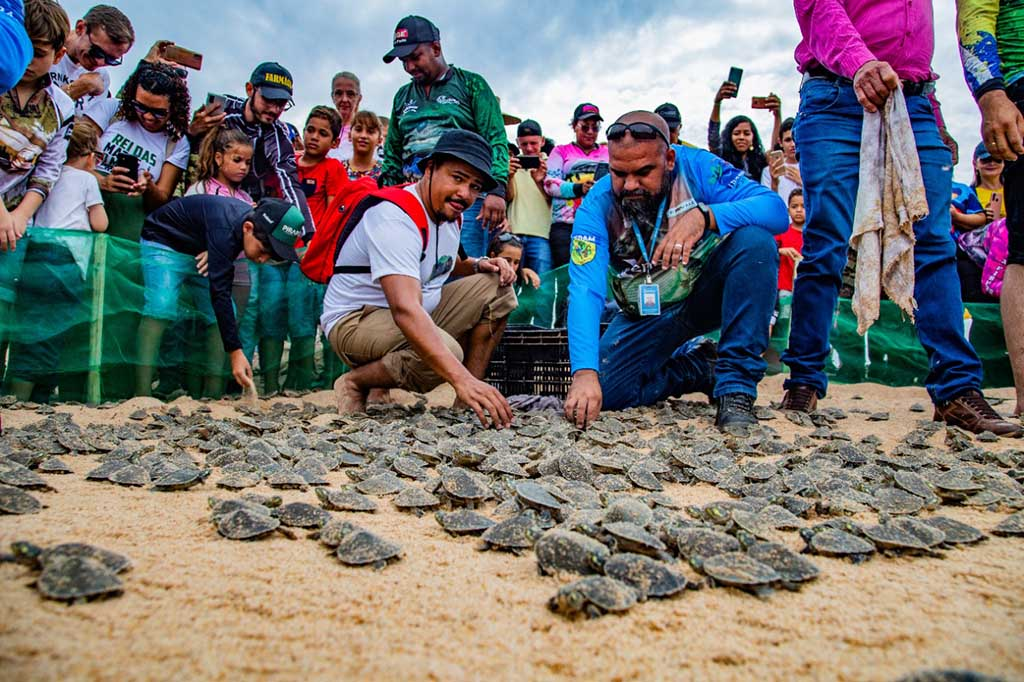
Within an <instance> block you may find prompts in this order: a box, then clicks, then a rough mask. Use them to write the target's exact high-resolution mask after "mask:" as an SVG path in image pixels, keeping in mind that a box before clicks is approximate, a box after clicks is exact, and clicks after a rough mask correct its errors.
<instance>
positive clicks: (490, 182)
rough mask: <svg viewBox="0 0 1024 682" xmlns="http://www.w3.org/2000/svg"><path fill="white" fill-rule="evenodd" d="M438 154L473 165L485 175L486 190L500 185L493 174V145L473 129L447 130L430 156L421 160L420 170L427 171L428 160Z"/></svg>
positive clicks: (474, 168)
mask: <svg viewBox="0 0 1024 682" xmlns="http://www.w3.org/2000/svg"><path fill="white" fill-rule="evenodd" d="M438 156H450V157H452V158H453V159H458V160H459V161H464V162H465V163H468V164H469V165H470V166H472V167H473V170H475V171H477V172H479V173H480V175H481V176H483V178H482V180H483V186H484V191H485V192H489V191H490V190H492V189H494V188H495V187H497V186H498V181H497V180H495V179H494V176H492V175H491V164H492V159H491V145H489V144H487V141H486V140H484V138H482V137H480V136H479V135H477V134H476V133H474V132H473V131H471V130H462V129H461V128H453V129H452V130H446V131H445V132H444V133H443V134H442V135H441V139H439V140H438V141H437V144H436V145H435V146H434V151H432V152H430V156H428V157H426V158H425V159H423V160H422V161H420V164H419V165H420V170H421V171H425V170H426V167H427V161H430V160H431V159H433V158H435V157H438Z"/></svg>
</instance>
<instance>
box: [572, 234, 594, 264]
mask: <svg viewBox="0 0 1024 682" xmlns="http://www.w3.org/2000/svg"><path fill="white" fill-rule="evenodd" d="M569 252H570V254H571V258H572V262H573V263H574V264H576V265H586V264H587V263H589V262H590V261H592V260H594V256H596V255H597V243H596V242H595V241H594V238H593V237H587V236H583V235H578V236H576V237H573V238H572V247H571V248H570V250H569Z"/></svg>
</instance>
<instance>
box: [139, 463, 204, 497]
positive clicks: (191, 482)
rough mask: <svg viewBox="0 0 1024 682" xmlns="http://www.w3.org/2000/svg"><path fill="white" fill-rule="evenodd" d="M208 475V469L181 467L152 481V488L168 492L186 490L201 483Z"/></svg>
mask: <svg viewBox="0 0 1024 682" xmlns="http://www.w3.org/2000/svg"><path fill="white" fill-rule="evenodd" d="M209 475H210V470H209V469H200V468H198V467H181V468H180V469H177V470H175V471H172V472H171V473H169V474H166V475H164V476H161V477H160V478H158V479H157V480H155V481H153V490H161V491H164V492H169V491H173V490H187V489H188V488H191V487H193V486H197V485H199V484H201V483H202V482H203V481H205V480H206V478H207V477H208V476H209Z"/></svg>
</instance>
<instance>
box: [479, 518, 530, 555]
mask: <svg viewBox="0 0 1024 682" xmlns="http://www.w3.org/2000/svg"><path fill="white" fill-rule="evenodd" d="M540 533H541V529H540V526H539V525H538V523H537V516H536V515H535V514H534V513H533V512H529V513H524V514H520V515H519V516H514V517H512V518H511V519H506V520H505V521H501V522H499V523H496V524H494V525H493V526H491V527H490V528H488V529H487V530H485V531H484V533H483V535H481V536H480V538H481V540H482V542H481V544H480V546H479V547H477V549H479V550H481V551H483V550H488V549H501V550H506V551H509V552H512V553H513V554H522V553H523V552H524V551H525V550H527V549H529V548H530V547H533V543H534V542H535V541H536V540H537V538H538V537H540Z"/></svg>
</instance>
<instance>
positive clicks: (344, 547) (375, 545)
mask: <svg viewBox="0 0 1024 682" xmlns="http://www.w3.org/2000/svg"><path fill="white" fill-rule="evenodd" d="M335 555H336V556H337V557H338V560H339V561H340V562H341V563H343V564H345V565H346V566H373V568H374V569H376V570H380V569H382V568H384V567H385V566H387V565H388V564H389V563H390V562H393V561H398V560H399V559H401V558H402V548H401V546H399V545H398V544H396V543H394V542H390V541H388V540H385V539H384V538H382V537H380V536H379V535H376V534H374V533H371V532H370V531H368V530H365V529H362V528H358V529H356V530H353V531H352V532H351V533H349V534H347V535H345V536H344V537H343V538H342V539H341V542H339V543H338V549H337V550H336V552H335Z"/></svg>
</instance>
